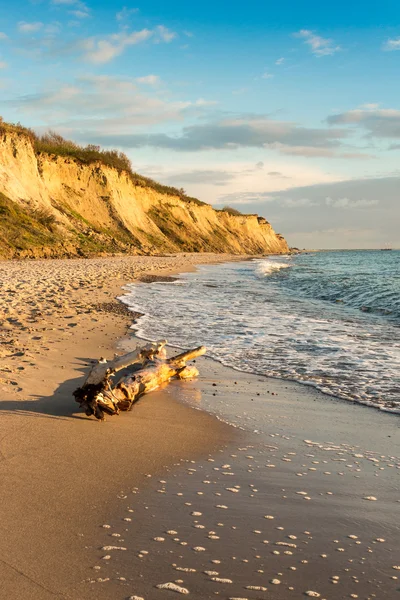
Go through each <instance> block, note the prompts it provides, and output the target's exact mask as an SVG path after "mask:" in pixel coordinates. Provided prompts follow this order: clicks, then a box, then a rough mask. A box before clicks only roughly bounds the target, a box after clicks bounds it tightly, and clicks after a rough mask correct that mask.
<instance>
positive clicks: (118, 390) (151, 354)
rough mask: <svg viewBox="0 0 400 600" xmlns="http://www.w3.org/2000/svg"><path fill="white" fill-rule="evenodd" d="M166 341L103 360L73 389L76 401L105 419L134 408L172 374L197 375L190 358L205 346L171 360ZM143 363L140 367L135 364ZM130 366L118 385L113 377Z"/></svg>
mask: <svg viewBox="0 0 400 600" xmlns="http://www.w3.org/2000/svg"><path fill="white" fill-rule="evenodd" d="M165 344H166V340H162V341H161V342H157V343H156V344H150V345H148V346H145V347H144V348H139V349H137V350H135V351H134V352H130V353H129V354H125V355H124V356H120V357H118V358H116V359H114V360H113V361H111V362H108V363H107V362H106V361H104V359H101V360H100V361H99V362H98V363H97V364H96V365H95V366H94V367H93V368H92V370H91V371H90V373H89V375H88V376H87V378H86V380H85V382H84V384H83V386H82V387H80V388H78V389H77V390H75V392H74V396H75V400H76V401H77V402H79V404H80V406H81V408H83V410H84V411H85V413H86V414H87V415H94V416H95V417H96V418H97V419H100V420H104V415H105V414H109V415H116V414H119V412H120V411H121V410H124V411H125V410H131V408H132V406H133V404H134V403H135V402H136V401H137V400H138V399H139V398H140V397H141V396H143V394H146V393H148V392H151V391H152V390H155V389H156V388H158V387H159V386H160V385H161V384H163V383H165V382H168V381H169V380H170V379H172V378H173V377H175V378H177V379H191V378H193V377H197V375H198V374H199V372H198V370H197V369H196V367H194V366H187V365H186V363H187V362H188V361H189V360H193V359H194V358H196V357H197V356H201V355H202V354H204V353H205V351H206V349H205V348H204V346H199V347H198V348H195V349H194V350H189V351H187V352H182V353H181V354H178V355H177V356H174V357H172V358H170V359H167V358H166V352H165ZM138 363H141V365H142V366H141V368H139V369H137V368H136V369H135V367H134V366H133V365H136V364H138ZM126 368H127V369H128V373H127V374H126V375H124V376H123V377H122V378H121V379H120V380H119V381H118V382H117V383H116V385H112V380H111V377H113V376H114V375H115V373H116V372H117V371H120V370H121V369H126Z"/></svg>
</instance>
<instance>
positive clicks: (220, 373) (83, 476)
mask: <svg viewBox="0 0 400 600" xmlns="http://www.w3.org/2000/svg"><path fill="white" fill-rule="evenodd" d="M235 258H237V257H228V256H221V255H190V254H187V255H178V256H174V255H170V256H160V257H112V258H98V259H90V260H54V261H32V262H25V261H24V262H1V263H0V284H1V288H2V291H1V314H2V323H1V336H2V349H1V371H0V392H1V397H0V408H1V421H0V440H1V442H0V452H1V454H0V457H1V462H0V468H1V478H0V481H1V484H0V485H1V498H2V511H1V513H0V520H1V531H2V536H1V538H0V575H1V581H2V586H1V589H0V597H1V598H9V599H14V598H15V599H17V598H24V599H25V598H26V599H35V600H36V599H46V598H72V599H76V600H78V599H79V600H84V599H90V598H98V599H105V600H106V599H118V598H121V599H124V598H132V599H139V598H143V599H144V600H153V599H157V598H166V599H168V598H174V597H179V596H178V595H177V594H179V593H182V594H186V593H188V594H189V596H190V597H193V598H198V599H203V598H204V599H205V598H214V597H215V596H217V597H220V598H224V599H229V598H230V599H236V600H239V599H240V600H245V599H249V600H251V599H254V600H255V599H261V598H271V599H273V600H283V599H287V598H294V599H297V598H302V597H307V596H309V597H315V598H321V599H322V598H325V599H326V600H336V599H341V598H360V599H364V600H367V599H371V600H372V599H373V598H378V599H380V598H388V599H394V598H396V597H397V596H398V595H399V589H400V583H399V580H398V577H400V573H399V571H400V558H399V557H400V536H399V528H398V523H399V522H400V515H399V512H400V510H399V509H400V494H399V475H400V462H399V455H400V448H399V421H398V417H396V415H389V414H384V413H378V412H377V411H374V410H369V409H366V408H365V407H360V406H357V405H353V404H350V403H346V402H341V401H337V400H335V399H333V398H329V397H327V396H324V395H322V394H321V393H317V392H316V391H314V390H312V389H311V388H307V387H306V386H301V385H297V384H291V383H288V382H284V381H279V380H268V379H266V378H263V377H259V376H255V375H249V374H244V373H239V372H237V371H233V370H231V369H228V368H226V367H223V366H221V365H220V364H218V363H215V362H213V361H211V360H209V359H207V358H205V359H201V360H199V361H198V362H197V366H199V369H200V378H199V380H198V381H194V382H174V383H172V384H170V385H169V386H168V387H166V388H164V389H161V390H158V391H156V392H154V393H152V394H151V396H150V395H149V396H148V397H145V398H143V399H142V400H141V401H140V402H139V403H138V404H137V405H136V406H135V407H134V410H133V411H132V412H131V413H129V414H123V415H121V416H119V417H113V418H109V419H107V421H106V422H105V423H99V422H97V421H96V420H95V419H93V418H91V419H90V418H87V417H86V416H85V415H83V414H82V413H80V412H79V409H78V406H77V405H76V404H75V403H74V400H73V397H72V391H73V390H74V389H75V388H76V387H77V386H78V385H79V383H80V382H81V381H82V378H83V375H84V373H85V372H87V369H88V368H89V365H90V364H91V361H93V360H96V359H98V358H99V357H100V356H107V357H112V356H113V353H114V352H115V351H118V352H123V351H125V350H127V349H130V348H132V347H134V346H135V345H136V344H139V343H140V341H139V340H137V339H136V338H134V336H133V334H132V332H131V331H129V330H128V328H129V326H130V324H131V322H132V316H131V314H129V313H128V311H127V310H126V308H125V307H124V306H123V305H121V304H120V303H118V302H117V301H116V300H115V298H116V296H119V295H121V286H123V285H124V284H125V283H128V282H131V281H134V280H137V279H139V278H141V277H143V276H144V277H148V276H149V275H151V277H152V276H165V275H170V274H171V273H174V272H175V273H176V272H179V271H183V270H190V269H193V268H195V266H196V264H200V263H202V264H204V263H211V262H216V261H226V260H232V259H235ZM241 258H242V259H243V257H241ZM151 277H150V281H151ZM199 343H201V339H199ZM249 402H251V403H252V411H251V413H249V414H248V415H247V411H246V407H247V405H248V403H249ZM238 414H240V415H241V416H242V417H243V418H245V419H247V424H246V428H244V427H243V426H242V425H240V426H239V421H238V420H237V415H238ZM216 415H217V416H218V417H219V418H216ZM246 415H247V416H246ZM240 422H241V423H242V422H243V421H240ZM122 548H123V549H124V550H122ZM165 584H171V585H169V586H167V587H165ZM157 586H161V587H157ZM162 586H164V587H162ZM168 588H169V589H168ZM174 588H175V590H174ZM182 590H183V591H182Z"/></svg>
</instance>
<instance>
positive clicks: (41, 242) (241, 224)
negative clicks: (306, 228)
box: [0, 133, 288, 258]
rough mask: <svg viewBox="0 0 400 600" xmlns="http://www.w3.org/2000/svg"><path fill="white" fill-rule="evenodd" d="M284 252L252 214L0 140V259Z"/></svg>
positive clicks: (16, 140) (20, 141) (24, 141)
mask: <svg viewBox="0 0 400 600" xmlns="http://www.w3.org/2000/svg"><path fill="white" fill-rule="evenodd" d="M179 251H187V252H188V251H195V252H231V253H247V254H261V253H286V252H287V251H288V246H287V243H286V241H285V240H284V238H283V237H282V236H280V235H279V234H276V233H275V232H274V230H273V229H272V227H271V225H270V224H269V223H268V222H267V221H266V220H265V219H263V218H261V217H257V216H256V215H251V216H247V215H246V216H245V215H243V216H237V215H231V214H229V213H227V212H225V211H216V210H214V209H213V208H212V207H211V206H209V205H201V204H197V203H196V202H189V201H187V200H183V199H182V198H180V197H178V196H170V195H167V194H161V193H159V192H157V191H156V190H154V189H152V188H149V187H141V186H138V185H135V184H134V183H133V181H132V179H131V177H130V176H129V174H127V173H124V172H118V171H117V170H116V169H113V168H110V167H107V166H105V165H102V164H101V163H93V164H90V165H86V164H81V163H79V162H78V161H77V160H76V159H74V158H66V157H60V156H55V155H48V154H42V155H38V156H37V155H36V154H35V152H34V149H33V147H32V144H31V141H30V140H29V138H27V137H26V136H24V135H20V134H15V133H5V134H3V135H2V136H1V137H0V256H1V257H3V258H9V257H16V256H20V257H25V256H26V257H29V256H32V257H39V256H49V257H50V256H77V255H90V254H101V253H105V252H106V253H110V252H129V253H156V252H179Z"/></svg>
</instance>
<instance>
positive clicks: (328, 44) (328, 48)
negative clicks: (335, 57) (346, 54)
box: [294, 29, 341, 56]
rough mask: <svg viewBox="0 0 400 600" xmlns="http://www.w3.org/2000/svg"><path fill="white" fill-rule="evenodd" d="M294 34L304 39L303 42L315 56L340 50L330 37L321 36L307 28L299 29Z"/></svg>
mask: <svg viewBox="0 0 400 600" xmlns="http://www.w3.org/2000/svg"><path fill="white" fill-rule="evenodd" d="M294 35H295V37H298V38H302V39H304V43H305V44H307V45H308V46H309V47H310V49H311V52H312V53H313V54H315V56H330V55H332V54H335V53H336V52H339V50H341V48H340V46H337V45H336V44H335V42H334V41H333V40H332V39H329V38H323V37H321V36H320V35H317V34H316V33H314V32H313V31H310V30H309V29H301V30H300V31H298V32H297V33H295V34H294Z"/></svg>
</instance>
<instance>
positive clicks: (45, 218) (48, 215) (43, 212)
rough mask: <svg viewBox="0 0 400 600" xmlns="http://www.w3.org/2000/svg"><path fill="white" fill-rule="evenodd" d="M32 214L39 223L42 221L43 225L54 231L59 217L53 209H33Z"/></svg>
mask: <svg viewBox="0 0 400 600" xmlns="http://www.w3.org/2000/svg"><path fill="white" fill-rule="evenodd" d="M32 216H33V217H34V219H35V220H36V221H37V222H38V223H41V225H43V226H44V227H46V229H48V230H49V231H52V232H53V231H54V229H55V225H56V222H57V219H56V217H55V215H54V214H53V213H52V212H51V210H48V209H46V208H37V209H35V210H33V211H32Z"/></svg>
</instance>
